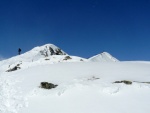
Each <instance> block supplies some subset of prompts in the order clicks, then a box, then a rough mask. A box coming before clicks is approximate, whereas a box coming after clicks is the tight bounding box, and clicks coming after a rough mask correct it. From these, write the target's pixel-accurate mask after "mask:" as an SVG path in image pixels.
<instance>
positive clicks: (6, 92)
mask: <svg viewBox="0 0 150 113" xmlns="http://www.w3.org/2000/svg"><path fill="white" fill-rule="evenodd" d="M16 83H17V82H16V81H15V80H14V78H12V77H8V76H7V77H5V76H0V113H18V110H19V109H20V108H22V107H26V106H27V103H26V99H25V98H24V97H23V96H21V92H20V90H19V87H14V85H15V84H16Z"/></svg>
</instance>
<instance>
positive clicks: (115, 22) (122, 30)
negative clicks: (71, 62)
mask: <svg viewBox="0 0 150 113" xmlns="http://www.w3.org/2000/svg"><path fill="white" fill-rule="evenodd" d="M47 43H53V44H55V45H56V46H58V47H60V48H61V49H63V50H64V51H65V52H67V53H68V54H71V55H75V56H81V57H85V58H88V57H91V56H93V55H96V54H99V53H101V52H103V51H107V52H109V53H110V54H112V55H113V56H114V57H116V58H118V59H119V60H150V0H0V56H2V57H4V58H9V57H12V56H14V55H16V54H17V50H18V48H19V47H20V48H22V51H23V52H27V51H28V50H30V49H32V48H33V47H35V46H41V45H44V44H47Z"/></svg>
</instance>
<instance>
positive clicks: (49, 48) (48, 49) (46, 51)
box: [31, 44, 66, 57]
mask: <svg viewBox="0 0 150 113" xmlns="http://www.w3.org/2000/svg"><path fill="white" fill-rule="evenodd" d="M31 51H35V52H38V53H39V54H40V55H43V56H45V57H48V56H51V55H66V53H65V52H64V51H62V50H61V49H60V48H58V47H57V46H55V45H53V44H46V45H43V46H40V47H35V48H33V49H32V50H31Z"/></svg>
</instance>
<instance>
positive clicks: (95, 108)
mask: <svg viewBox="0 0 150 113" xmlns="http://www.w3.org/2000/svg"><path fill="white" fill-rule="evenodd" d="M49 47H51V48H52V49H53V50H51V49H49ZM52 51H54V52H52ZM57 51H59V53H60V54H59V55H57V54H58V53H57ZM60 51H61V52H60ZM52 53H53V54H52ZM101 56H103V59H104V57H105V60H104V61H105V62H104V61H103V60H102V62H100V61H101V60H100V61H99V60H97V61H96V62H95V61H94V62H93V61H90V60H89V59H84V58H81V57H77V56H71V55H68V54H66V53H65V52H64V51H62V50H60V49H59V50H58V47H56V46H54V45H52V44H48V45H44V46H41V47H36V48H34V49H32V50H31V51H29V52H26V53H24V54H22V55H18V56H15V57H13V58H10V59H6V60H3V61H0V113H149V111H150V107H149V104H150V101H148V99H149V98H150V62H137V61H134V62H133V61H132V62H122V61H120V62H118V60H116V59H115V60H114V58H113V57H112V56H111V55H109V54H108V53H105V54H104V53H103V54H102V55H101ZM100 58H101V57H100ZM106 59H107V60H106ZM112 59H113V60H112ZM110 60H111V61H110ZM114 61H116V62H115V63H114ZM49 87H51V88H52V89H50V88H49ZM45 88H47V89H45Z"/></svg>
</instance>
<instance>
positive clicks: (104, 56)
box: [89, 52, 119, 62]
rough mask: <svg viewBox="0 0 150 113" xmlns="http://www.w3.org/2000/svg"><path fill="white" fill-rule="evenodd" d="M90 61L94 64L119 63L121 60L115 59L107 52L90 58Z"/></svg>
mask: <svg viewBox="0 0 150 113" xmlns="http://www.w3.org/2000/svg"><path fill="white" fill-rule="evenodd" d="M89 60H90V61H93V62H118V61H119V60H118V59H116V58H114V57H113V56H112V55H110V54H109V53H107V52H103V53H101V54H98V55H95V56H93V57H91V58H89Z"/></svg>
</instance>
